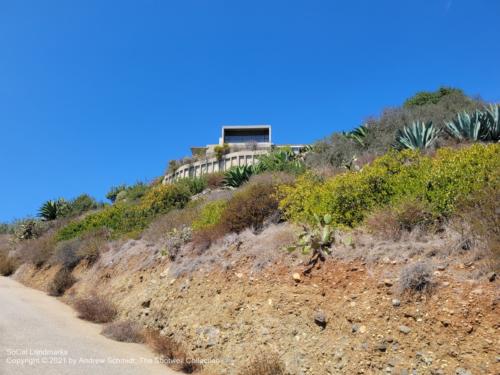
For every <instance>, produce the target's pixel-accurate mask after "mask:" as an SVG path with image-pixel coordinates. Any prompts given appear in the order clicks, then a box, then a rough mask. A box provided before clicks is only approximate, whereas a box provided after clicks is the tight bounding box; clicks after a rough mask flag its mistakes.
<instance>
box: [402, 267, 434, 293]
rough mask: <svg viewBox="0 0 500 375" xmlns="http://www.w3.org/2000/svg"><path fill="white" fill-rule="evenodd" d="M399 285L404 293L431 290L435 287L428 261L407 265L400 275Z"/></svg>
mask: <svg viewBox="0 0 500 375" xmlns="http://www.w3.org/2000/svg"><path fill="white" fill-rule="evenodd" d="M399 287H400V291H401V292H402V293H409V294H413V293H415V292H418V293H423V292H430V291H431V290H432V287H433V281H432V268H431V266H430V265H429V264H428V263H426V262H417V263H413V264H409V265H407V266H406V267H404V268H403V269H402V270H401V273H400V275H399Z"/></svg>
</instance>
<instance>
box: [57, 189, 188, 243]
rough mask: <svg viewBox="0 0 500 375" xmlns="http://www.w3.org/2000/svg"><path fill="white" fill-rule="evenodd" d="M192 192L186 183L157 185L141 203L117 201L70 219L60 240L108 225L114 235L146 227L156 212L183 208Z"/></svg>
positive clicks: (59, 235)
mask: <svg viewBox="0 0 500 375" xmlns="http://www.w3.org/2000/svg"><path fill="white" fill-rule="evenodd" d="M190 196H191V193H190V191H189V190H188V189H187V188H186V187H185V186H180V185H175V184H168V185H157V186H154V187H151V188H149V189H148V191H147V192H146V194H145V195H144V196H143V197H142V198H141V200H140V202H139V203H137V204H130V203H126V202H116V203H115V204H114V205H112V206H107V207H105V208H104V209H102V210H100V211H98V212H95V213H93V214H90V215H88V216H86V217H85V218H83V219H81V220H77V221H73V222H71V223H69V224H68V225H66V226H65V227H63V228H62V229H61V230H60V231H59V233H58V240H59V241H64V240H69V239H72V238H75V237H78V236H80V235H82V234H84V233H87V232H90V231H93V230H96V229H99V228H107V229H108V230H110V231H111V234H112V235H114V236H117V235H120V234H127V233H135V232H138V231H141V230H143V229H144V228H146V227H147V226H148V224H149V223H150V222H151V220H152V219H153V218H154V217H155V216H157V215H159V214H162V213H166V212H168V211H170V210H171V209H174V208H183V207H184V206H185V205H186V203H187V202H188V201H189V197H190Z"/></svg>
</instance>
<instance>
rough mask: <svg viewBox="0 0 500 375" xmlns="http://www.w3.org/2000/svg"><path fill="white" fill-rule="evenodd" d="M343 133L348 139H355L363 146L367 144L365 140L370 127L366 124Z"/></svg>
mask: <svg viewBox="0 0 500 375" xmlns="http://www.w3.org/2000/svg"><path fill="white" fill-rule="evenodd" d="M342 135H343V136H344V137H346V138H348V139H351V140H353V141H354V142H356V143H357V144H358V145H360V146H361V147H364V146H365V140H366V137H367V135H368V128H367V127H366V125H361V126H358V127H357V128H355V129H354V130H351V131H350V132H342Z"/></svg>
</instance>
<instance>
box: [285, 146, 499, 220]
mask: <svg viewBox="0 0 500 375" xmlns="http://www.w3.org/2000/svg"><path fill="white" fill-rule="evenodd" d="M499 169H500V145H499V144H489V145H485V144H474V145H472V146H470V147H467V148H461V149H450V148H443V149H440V150H438V152H437V153H436V155H434V156H433V157H431V156H425V155H422V154H421V153H419V152H418V151H414V150H405V151H401V152H396V151H391V152H389V153H387V154H386V155H384V156H382V157H380V158H378V159H376V160H375V161H374V162H373V163H372V164H370V165H368V166H366V167H365V168H363V169H362V170H361V171H348V172H345V173H342V174H340V175H337V176H334V177H332V178H330V179H328V180H326V181H321V180H319V179H317V178H316V177H314V176H313V175H311V174H305V175H303V176H301V177H299V178H298V179H297V181H296V183H295V185H293V186H282V187H280V188H279V194H280V197H281V201H280V208H281V209H282V210H283V211H284V212H285V214H286V215H287V217H288V218H289V219H290V220H292V221H296V222H313V221H314V214H315V213H316V214H318V215H324V214H330V215H332V218H333V223H335V224H336V225H340V226H342V225H343V226H350V227H352V226H355V225H357V224H359V223H360V222H361V221H363V219H364V218H365V217H366V215H367V214H368V213H369V212H371V211H373V210H374V209H377V208H380V207H383V206H387V205H393V204H400V203H401V202H404V201H406V200H413V201H415V200H421V201H422V202H425V203H426V204H428V205H429V207H430V209H431V210H432V211H433V212H434V213H435V214H438V215H448V214H450V213H451V212H453V209H454V204H455V202H456V201H457V199H459V198H460V197H463V196H464V195H466V194H469V193H471V192H473V191H476V190H478V189H481V187H483V186H485V184H488V183H491V180H492V176H493V175H494V172H495V171H498V170H499ZM496 183H497V184H498V181H496Z"/></svg>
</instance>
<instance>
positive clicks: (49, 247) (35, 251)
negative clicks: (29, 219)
mask: <svg viewBox="0 0 500 375" xmlns="http://www.w3.org/2000/svg"><path fill="white" fill-rule="evenodd" d="M55 246H56V240H55V232H54V231H51V232H48V233H46V234H44V235H43V236H42V237H39V238H37V239H33V240H26V241H22V242H21V245H20V247H19V250H18V254H19V257H20V259H21V262H22V263H30V264H33V265H34V266H35V267H37V268H40V267H41V266H43V265H44V264H45V263H46V262H47V261H48V260H49V259H50V258H51V257H52V255H53V254H54V249H55Z"/></svg>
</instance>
